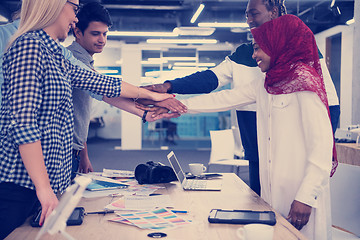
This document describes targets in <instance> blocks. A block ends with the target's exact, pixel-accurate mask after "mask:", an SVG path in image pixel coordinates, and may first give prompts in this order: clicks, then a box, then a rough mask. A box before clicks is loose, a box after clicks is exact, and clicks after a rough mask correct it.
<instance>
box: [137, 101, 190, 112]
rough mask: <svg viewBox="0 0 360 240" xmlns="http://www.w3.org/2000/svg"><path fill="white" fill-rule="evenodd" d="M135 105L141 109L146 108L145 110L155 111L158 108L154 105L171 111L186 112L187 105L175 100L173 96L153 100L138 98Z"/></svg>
mask: <svg viewBox="0 0 360 240" xmlns="http://www.w3.org/2000/svg"><path fill="white" fill-rule="evenodd" d="M135 105H136V107H137V108H139V109H141V110H144V111H145V110H147V111H151V112H154V111H157V110H158V108H156V107H162V108H166V109H168V110H170V111H171V112H178V113H180V114H181V113H186V111H187V107H186V106H185V105H184V104H182V103H181V102H180V101H179V100H176V99H175V98H168V99H165V100H163V101H159V102H155V101H152V100H148V99H139V100H138V101H137V102H136V104H135Z"/></svg>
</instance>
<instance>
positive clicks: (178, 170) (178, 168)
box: [168, 152, 185, 184]
mask: <svg viewBox="0 0 360 240" xmlns="http://www.w3.org/2000/svg"><path fill="white" fill-rule="evenodd" d="M168 159H169V162H170V164H171V166H172V167H173V170H174V172H175V174H176V176H177V177H178V179H179V181H180V183H181V184H182V183H183V182H184V180H185V173H184V172H183V170H182V169H181V166H180V164H179V162H178V160H177V158H176V157H175V154H174V152H170V153H169V154H168Z"/></svg>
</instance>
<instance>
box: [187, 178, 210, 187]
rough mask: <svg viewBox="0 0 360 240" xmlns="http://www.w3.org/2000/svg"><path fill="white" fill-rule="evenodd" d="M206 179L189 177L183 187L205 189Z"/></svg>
mask: <svg viewBox="0 0 360 240" xmlns="http://www.w3.org/2000/svg"><path fill="white" fill-rule="evenodd" d="M206 183H207V181H204V180H196V179H191V180H187V181H186V184H185V185H184V188H185V189H205V188H206Z"/></svg>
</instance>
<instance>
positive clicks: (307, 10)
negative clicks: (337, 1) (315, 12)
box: [298, 1, 327, 17]
mask: <svg viewBox="0 0 360 240" xmlns="http://www.w3.org/2000/svg"><path fill="white" fill-rule="evenodd" d="M324 2H327V1H321V2H318V3H316V4H315V5H314V6H312V7H309V8H307V9H305V10H304V11H302V12H301V13H299V14H298V17H300V16H302V15H304V14H305V13H307V12H310V11H311V10H312V9H314V8H316V7H317V6H319V5H320V4H323V3H324Z"/></svg>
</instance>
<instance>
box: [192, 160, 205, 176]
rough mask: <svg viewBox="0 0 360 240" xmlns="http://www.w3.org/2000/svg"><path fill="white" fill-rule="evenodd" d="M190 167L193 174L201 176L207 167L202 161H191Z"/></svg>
mask: <svg viewBox="0 0 360 240" xmlns="http://www.w3.org/2000/svg"><path fill="white" fill-rule="evenodd" d="M189 168H190V172H191V174H192V175H194V176H199V175H201V174H202V173H203V172H205V171H206V167H205V166H204V164H202V163H190V164H189Z"/></svg>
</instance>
